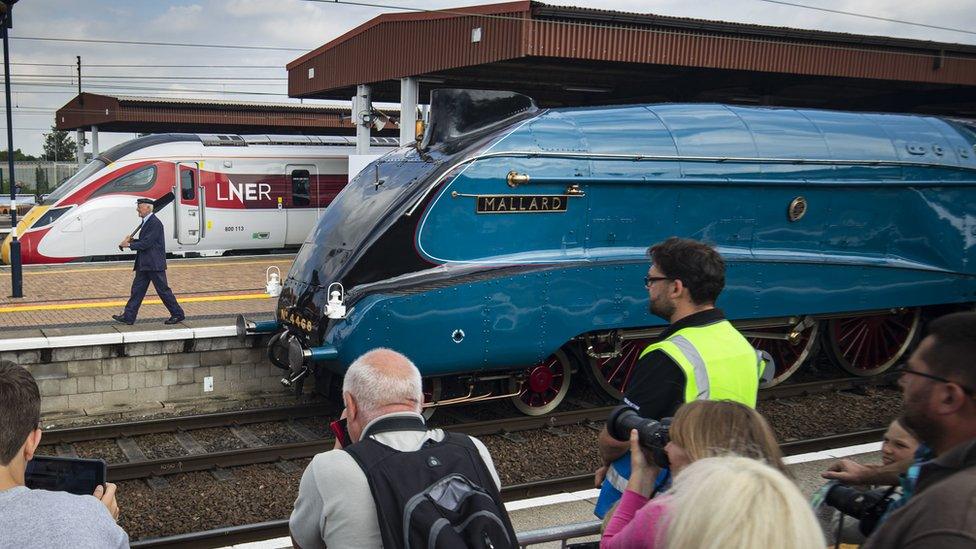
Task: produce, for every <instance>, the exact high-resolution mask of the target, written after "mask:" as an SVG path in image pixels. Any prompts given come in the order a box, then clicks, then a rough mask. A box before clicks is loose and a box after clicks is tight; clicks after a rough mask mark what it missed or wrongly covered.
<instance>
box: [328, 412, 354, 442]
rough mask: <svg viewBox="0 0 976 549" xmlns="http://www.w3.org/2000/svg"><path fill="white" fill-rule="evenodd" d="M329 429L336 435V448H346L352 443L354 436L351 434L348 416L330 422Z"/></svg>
mask: <svg viewBox="0 0 976 549" xmlns="http://www.w3.org/2000/svg"><path fill="white" fill-rule="evenodd" d="M329 429H330V430H331V431H332V434H333V435H335V439H336V448H345V447H346V446H349V445H350V444H351V443H352V438H351V437H350V436H349V426H348V424H347V423H346V418H344V417H342V418H339V419H337V420H335V421H333V422H332V423H330V424H329Z"/></svg>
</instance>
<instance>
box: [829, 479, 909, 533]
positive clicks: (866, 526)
mask: <svg viewBox="0 0 976 549" xmlns="http://www.w3.org/2000/svg"><path fill="white" fill-rule="evenodd" d="M894 490H895V489H894V488H885V489H883V490H882V489H879V490H866V491H865V490H858V489H856V488H851V487H850V486H844V485H843V484H835V485H834V486H833V487H832V488H831V489H830V491H828V492H827V496H826V497H825V498H824V503H826V504H827V505H829V506H831V507H833V508H834V509H837V510H838V511H840V512H841V513H844V514H845V515H847V516H850V517H854V518H856V519H857V520H859V521H860V524H859V525H858V529H860V530H861V533H862V534H864V535H865V536H868V535H871V532H873V531H874V529H875V527H877V526H878V522H879V521H880V520H881V517H882V516H884V514H885V512H886V511H887V510H888V505H889V504H890V503H891V495H892V493H894Z"/></svg>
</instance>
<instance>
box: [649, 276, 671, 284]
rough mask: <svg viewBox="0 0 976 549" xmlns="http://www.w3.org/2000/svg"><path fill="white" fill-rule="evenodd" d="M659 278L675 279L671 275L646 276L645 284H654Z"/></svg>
mask: <svg viewBox="0 0 976 549" xmlns="http://www.w3.org/2000/svg"><path fill="white" fill-rule="evenodd" d="M658 280H674V279H673V278H671V277H669V276H645V277H644V286H650V285H651V284H654V283H655V282H657V281H658Z"/></svg>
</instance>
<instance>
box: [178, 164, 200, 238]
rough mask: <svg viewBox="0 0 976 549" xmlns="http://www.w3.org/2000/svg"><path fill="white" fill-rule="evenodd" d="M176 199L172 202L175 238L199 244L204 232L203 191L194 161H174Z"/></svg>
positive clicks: (198, 171) (197, 167) (198, 169)
mask: <svg viewBox="0 0 976 549" xmlns="http://www.w3.org/2000/svg"><path fill="white" fill-rule="evenodd" d="M173 195H174V196H175V197H176V199H175V200H174V201H173V204H174V205H175V206H176V207H175V209H174V220H175V224H176V240H177V242H179V243H180V244H184V245H194V244H199V243H200V239H201V238H202V237H203V232H204V227H205V225H204V223H205V222H204V219H203V218H204V216H205V211H204V208H205V204H204V200H205V198H204V192H203V187H202V186H201V185H200V168H199V165H198V164H197V163H196V162H177V163H176V185H175V186H174V187H173Z"/></svg>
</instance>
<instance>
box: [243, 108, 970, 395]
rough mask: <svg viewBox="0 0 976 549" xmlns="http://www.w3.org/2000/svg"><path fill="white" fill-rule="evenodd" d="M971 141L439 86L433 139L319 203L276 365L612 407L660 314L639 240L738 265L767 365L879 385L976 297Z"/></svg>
mask: <svg viewBox="0 0 976 549" xmlns="http://www.w3.org/2000/svg"><path fill="white" fill-rule="evenodd" d="M974 147H976V127H974V126H972V125H967V123H965V122H964V121H953V120H948V119H942V118H937V117H931V116H911V115H895V114H867V113H847V112H835V111H823V110H807V109H788V108H765V107H740V106H731V105H715V104H655V105H625V106H613V107H594V108H562V109H548V110H547V109H539V108H537V107H536V106H535V104H534V102H533V101H532V100H531V99H530V98H528V97H525V96H523V95H519V94H514V93H507V92H490V91H472V90H441V91H436V92H434V93H433V94H432V97H431V116H430V120H429V124H428V127H427V130H426V132H425V135H424V137H423V140H422V141H421V142H419V143H418V144H417V145H416V146H410V147H404V148H401V149H399V150H397V151H394V152H391V153H389V154H387V155H386V156H384V157H382V158H381V159H379V160H377V161H376V162H374V163H373V164H371V165H370V166H368V167H367V168H366V169H365V170H364V171H363V172H361V173H360V174H359V175H358V176H357V177H356V178H355V179H354V180H353V182H352V183H350V184H349V185H348V186H347V187H346V188H345V189H344V190H343V191H342V193H341V194H340V195H339V197H338V198H336V200H335V201H334V202H333V203H332V204H331V205H330V206H329V208H328V209H327V211H326V212H325V214H324V215H323V217H322V218H321V220H320V221H319V223H318V225H317V227H316V228H315V229H314V231H313V232H312V233H311V235H310V236H309V238H308V240H307V241H306V242H305V244H304V246H302V249H301V251H300V252H299V253H298V256H297V258H296V260H295V262H294V264H293V266H292V268H291V270H290V272H289V273H288V277H287V280H286V282H285V284H284V288H283V291H282V293H281V297H280V299H279V302H278V309H277V311H278V316H277V318H276V320H275V321H270V322H259V323H255V322H249V321H246V320H244V319H243V318H242V319H239V332H240V333H260V332H266V333H271V334H273V335H272V337H271V340H270V347H269V356H270V358H271V360H272V361H273V362H274V363H275V364H277V365H279V366H280V367H282V368H286V369H288V370H290V373H289V379H290V380H291V381H296V380H299V379H301V378H302V377H303V376H305V375H306V374H307V373H308V372H310V371H316V372H334V373H336V374H339V375H341V374H342V373H343V372H344V370H345V368H346V367H347V366H348V365H349V364H350V363H351V362H352V360H354V359H355V358H356V357H357V356H359V355H360V354H362V353H363V352H365V351H367V350H369V349H371V348H374V347H377V346H385V347H391V348H393V349H396V350H399V351H401V352H403V353H405V354H406V355H407V356H409V357H410V358H411V359H412V360H413V361H414V362H415V363H416V364H417V365H418V366H419V368H420V369H421V371H422V372H423V375H424V376H425V381H426V383H427V391H428V393H429V394H428V395H427V396H428V398H430V399H431V400H434V401H437V402H439V403H442V404H443V403H448V402H470V401H472V400H484V399H489V398H510V399H512V402H513V403H514V404H515V405H516V407H517V408H519V409H520V410H521V411H523V412H525V413H528V414H542V413H546V412H548V411H549V410H552V409H553V408H555V407H556V406H557V405H558V404H559V403H560V401H561V400H562V399H563V398H564V397H565V395H566V392H567V390H568V389H569V385H570V381H571V378H572V377H573V376H574V375H578V374H580V373H583V374H584V375H586V376H587V377H588V378H589V380H590V381H591V382H592V383H594V384H595V385H596V386H597V387H599V388H602V389H603V390H605V391H606V392H607V393H608V394H610V395H614V396H619V395H620V394H621V391H622V390H623V389H624V388H625V387H626V385H627V383H628V381H629V379H630V373H631V370H632V368H633V367H634V365H635V363H636V358H637V355H638V354H639V352H640V351H641V350H642V349H643V348H644V347H645V346H646V345H647V344H648V343H649V342H650V341H652V340H653V339H654V337H655V336H656V335H657V334H658V333H660V331H661V330H662V328H663V321H662V320H661V319H659V318H656V317H653V316H652V315H651V314H650V313H649V312H648V310H647V305H648V302H647V299H648V297H647V292H646V290H645V288H644V285H643V276H644V275H645V273H646V270H647V266H648V259H647V255H646V250H647V247H648V246H649V245H650V244H652V243H655V242H657V241H660V240H663V239H665V238H667V237H669V236H672V235H678V236H683V237H689V238H695V239H700V240H704V241H707V242H709V243H712V244H714V245H715V246H716V247H717V248H718V250H719V251H720V252H721V254H722V255H723V257H724V258H725V260H726V263H727V285H726V288H725V291H724V292H723V293H722V296H721V298H720V299H719V302H718V306H719V307H721V308H722V309H723V310H724V311H725V313H726V315H727V316H728V317H729V318H730V319H732V320H733V321H734V323H735V324H736V325H737V326H738V327H739V329H740V330H741V331H742V332H743V333H744V334H745V335H746V336H747V337H749V338H750V340H751V341H752V342H753V344H754V345H755V346H756V347H757V348H761V349H764V350H766V351H768V352H770V354H771V355H772V356H773V357H774V358H775V360H776V369H777V374H776V379H775V382H779V381H782V380H784V379H786V378H787V377H788V376H789V375H790V374H792V373H793V372H794V371H795V370H797V369H798V368H799V367H800V366H801V365H802V364H803V363H805V362H808V361H809V360H811V359H812V358H813V357H814V356H816V355H817V354H818V353H819V352H820V351H819V349H820V347H821V346H822V347H823V351H824V352H825V353H826V354H827V355H828V356H829V357H830V358H831V359H832V360H833V361H834V362H835V363H836V364H837V365H838V366H840V367H841V368H843V369H844V370H846V371H848V372H850V373H852V374H855V375H865V376H867V375H874V374H877V373H880V372H883V371H884V370H886V369H887V368H889V367H891V366H892V365H893V364H895V363H896V362H897V361H898V360H899V359H900V357H902V356H903V355H904V353H905V352H906V351H907V350H908V349H909V348H910V346H911V345H912V343H913V342H914V340H915V339H916V336H917V334H918V332H919V326H920V323H921V322H922V320H923V319H924V318H925V315H926V314H928V313H929V312H934V311H936V310H939V311H941V310H949V309H955V308H963V307H972V304H973V303H974V302H976V149H974Z"/></svg>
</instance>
